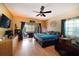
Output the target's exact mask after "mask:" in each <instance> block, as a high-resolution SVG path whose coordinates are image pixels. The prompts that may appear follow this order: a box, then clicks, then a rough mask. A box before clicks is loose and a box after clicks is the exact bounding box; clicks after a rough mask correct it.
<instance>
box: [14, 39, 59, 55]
mask: <svg viewBox="0 0 79 59" xmlns="http://www.w3.org/2000/svg"><path fill="white" fill-rule="evenodd" d="M14 55H15V56H59V53H58V52H57V51H56V50H55V49H54V46H49V47H46V48H42V47H41V46H40V45H39V44H38V43H37V42H36V41H35V39H34V38H27V39H24V40H23V41H20V42H19V43H18V44H17V48H16V50H15V53H14Z"/></svg>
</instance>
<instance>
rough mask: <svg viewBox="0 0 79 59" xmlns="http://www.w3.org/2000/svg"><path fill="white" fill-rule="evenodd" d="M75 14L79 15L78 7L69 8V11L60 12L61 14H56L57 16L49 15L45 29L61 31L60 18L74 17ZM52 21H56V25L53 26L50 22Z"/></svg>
mask: <svg viewBox="0 0 79 59" xmlns="http://www.w3.org/2000/svg"><path fill="white" fill-rule="evenodd" d="M76 16H79V8H77V9H73V10H71V11H69V12H65V13H64V14H61V15H58V16H55V17H51V18H50V19H49V20H48V25H47V30H48V31H58V32H61V20H62V19H68V18H72V17H76ZM52 21H56V26H55V27H53V26H52V25H51V24H50V23H51V22H52Z"/></svg>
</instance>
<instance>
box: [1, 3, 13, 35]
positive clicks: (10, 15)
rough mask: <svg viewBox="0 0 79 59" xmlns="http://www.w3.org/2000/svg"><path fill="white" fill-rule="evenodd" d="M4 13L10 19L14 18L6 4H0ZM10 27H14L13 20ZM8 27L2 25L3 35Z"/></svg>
mask: <svg viewBox="0 0 79 59" xmlns="http://www.w3.org/2000/svg"><path fill="white" fill-rule="evenodd" d="M2 13H3V14H5V15H6V16H7V17H8V18H9V19H10V20H12V17H13V16H12V14H11V13H10V11H9V10H8V9H7V8H6V6H5V5H4V4H0V14H2ZM8 29H12V22H11V27H10V28H8ZM8 29H6V28H1V27H0V36H3V34H4V33H5V31H6V30H8Z"/></svg>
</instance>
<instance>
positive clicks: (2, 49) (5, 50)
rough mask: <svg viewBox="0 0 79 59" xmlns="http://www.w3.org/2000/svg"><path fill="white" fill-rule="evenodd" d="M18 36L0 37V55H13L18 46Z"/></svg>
mask: <svg viewBox="0 0 79 59" xmlns="http://www.w3.org/2000/svg"><path fill="white" fill-rule="evenodd" d="M17 41H18V37H17V36H16V37H14V38H13V39H8V38H6V39H3V40H1V39H0V56H12V55H13V53H14V50H15V47H16V43H17Z"/></svg>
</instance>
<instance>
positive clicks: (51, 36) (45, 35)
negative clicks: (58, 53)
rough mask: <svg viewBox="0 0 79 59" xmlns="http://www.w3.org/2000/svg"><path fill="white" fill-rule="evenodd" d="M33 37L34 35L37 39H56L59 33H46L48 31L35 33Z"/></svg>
mask: <svg viewBox="0 0 79 59" xmlns="http://www.w3.org/2000/svg"><path fill="white" fill-rule="evenodd" d="M34 37H36V38H37V39H38V40H41V41H46V40H56V39H58V38H59V35H56V34H48V33H35V34H34Z"/></svg>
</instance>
